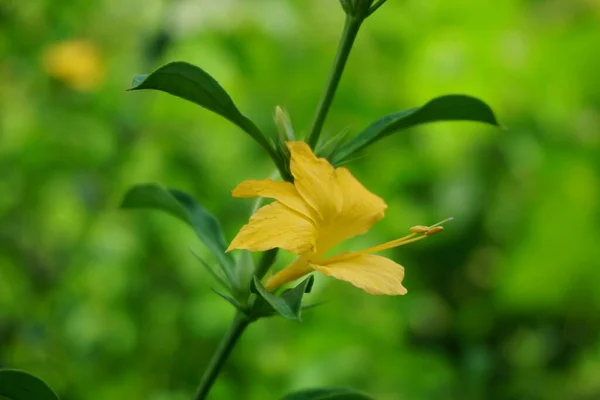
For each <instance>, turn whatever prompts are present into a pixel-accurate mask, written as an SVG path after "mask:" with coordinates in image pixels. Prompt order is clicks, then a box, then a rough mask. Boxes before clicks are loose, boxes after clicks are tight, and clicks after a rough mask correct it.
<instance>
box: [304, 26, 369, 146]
mask: <svg viewBox="0 0 600 400" xmlns="http://www.w3.org/2000/svg"><path fill="white" fill-rule="evenodd" d="M362 21H363V20H362V19H360V18H354V17H352V16H350V15H346V22H345V23H344V32H343V33H342V37H341V39H340V43H339V45H338V49H337V54H336V55H335V59H334V61H333V67H332V69H331V73H330V74H329V80H328V81H327V88H326V89H325V93H324V94H323V97H322V98H321V102H320V103H319V107H318V108H317V115H316V117H315V121H314V123H313V126H312V130H311V131H310V133H309V135H308V137H307V138H306V142H307V143H308V145H309V146H310V147H311V148H313V149H314V148H315V146H316V145H317V141H318V140H319V135H320V134H321V129H322V128H323V124H324V123H325V118H327V113H328V112H329V108H330V107H331V103H332V102H333V97H334V96H335V91H336V90H337V87H338V84H339V83H340V78H341V77H342V73H343V72H344V67H345V66H346V61H348V56H349V55H350V50H351V49H352V45H353V44H354V39H356V35H357V34H358V29H359V28H360V25H361V23H362Z"/></svg>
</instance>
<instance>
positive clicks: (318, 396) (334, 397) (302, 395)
mask: <svg viewBox="0 0 600 400" xmlns="http://www.w3.org/2000/svg"><path fill="white" fill-rule="evenodd" d="M281 400H374V399H373V398H372V397H370V396H367V395H366V394H363V393H360V392H357V391H356V390H353V389H346V388H318V389H305V390H301V391H299V392H294V393H290V394H288V395H287V396H285V397H283V398H282V399H281Z"/></svg>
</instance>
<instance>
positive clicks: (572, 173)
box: [0, 0, 600, 400]
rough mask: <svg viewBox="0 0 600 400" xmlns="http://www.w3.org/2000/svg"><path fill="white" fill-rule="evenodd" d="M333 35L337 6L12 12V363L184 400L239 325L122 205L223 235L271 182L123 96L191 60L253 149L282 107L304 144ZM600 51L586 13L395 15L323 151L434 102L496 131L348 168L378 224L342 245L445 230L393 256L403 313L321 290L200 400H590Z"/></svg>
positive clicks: (184, 106)
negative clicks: (207, 399)
mask: <svg viewBox="0 0 600 400" xmlns="http://www.w3.org/2000/svg"><path fill="white" fill-rule="evenodd" d="M342 24H343V12H342V11H341V8H340V6H339V4H338V2H337V1H335V0H227V1H225V0H222V1H219V2H215V1H211V0H179V1H170V2H169V1H159V0H147V1H141V0H127V1H114V0H98V1H87V0H72V1H68V2H67V1H59V0H36V1H17V0H2V1H0V367H10V368H19V369H24V370H27V371H29V372H31V373H33V374H35V375H38V376H40V377H41V378H43V379H44V380H46V381H47V382H48V383H49V384H50V385H51V386H52V387H53V388H55V390H56V391H57V392H58V393H59V394H60V395H61V396H62V398H63V399H64V400H70V399H86V400H103V399H129V400H136V399H140V400H141V399H145V400H179V399H189V398H190V397H191V394H192V392H193V390H194V389H195V387H196V385H197V383H198V382H199V377H200V375H201V373H202V371H203V369H204V367H205V366H206V364H207V362H208V360H209V358H210V356H211V354H212V351H213V350H214V349H215V347H216V345H217V343H218V341H219V340H220V338H221V335H222V334H223V333H224V331H225V330H226V329H227V326H228V324H229V322H230V319H231V317H232V315H233V310H232V308H231V307H230V306H229V304H227V303H226V302H224V301H223V300H222V299H220V298H219V297H218V296H216V295H214V294H213V293H212V292H211V291H210V288H211V287H213V286H214V284H213V282H212V281H211V279H210V277H209V276H208V275H207V273H206V272H205V271H204V270H203V269H202V267H201V266H200V265H199V264H198V263H197V261H196V260H195V259H194V256H193V255H192V253H191V252H190V249H193V250H194V251H196V252H199V253H200V254H202V255H204V256H205V257H206V258H207V259H209V260H212V259H211V258H210V256H209V255H208V253H207V252H206V250H205V248H204V247H203V245H202V244H201V243H200V242H199V241H198V240H197V238H196V237H195V236H194V234H193V232H191V230H189V229H188V228H186V227H185V226H184V225H183V224H181V223H179V222H178V221H176V220H174V219H172V218H169V217H168V216H164V215H160V214H158V213H152V212H125V211H122V210H119V209H118V206H119V202H120V199H121V198H122V196H123V194H124V193H125V191H126V190H127V188H128V187H129V186H131V185H133V184H136V183H142V182H160V183H162V184H165V185H167V186H170V187H175V188H178V189H181V190H185V191H188V192H190V193H192V194H193V195H194V196H195V197H196V198H197V199H198V200H199V201H201V202H202V203H203V204H204V205H205V206H206V207H207V208H208V209H210V210H211V211H212V212H214V213H215V214H216V215H218V216H219V217H220V218H221V220H222V223H223V226H224V228H225V230H226V232H227V235H228V238H229V239H231V238H232V237H233V235H234V234H235V233H236V232H237V230H238V229H239V228H240V226H241V225H242V224H243V223H245V222H246V220H247V216H248V212H249V210H250V207H251V201H250V200H236V199H233V198H231V197H230V194H229V193H230V190H231V189H232V188H233V187H234V186H235V185H236V184H237V183H239V182H240V181H242V180H244V179H251V178H253V179H261V178H264V177H266V176H268V175H269V174H271V173H272V170H273V167H272V165H271V164H270V162H269V159H268V157H267V156H266V155H265V154H264V153H263V152H262V150H261V149H260V148H259V146H258V145H256V144H255V143H254V142H253V141H252V140H251V139H250V138H249V137H248V136H247V135H245V134H244V133H242V132H241V131H239V130H238V129H237V128H236V127H235V126H233V125H231V124H230V123H228V122H227V121H225V120H223V119H221V118H220V117H217V116H215V115H213V114H211V113H209V112H208V111H206V110H203V109H200V108H198V107H197V106H195V105H193V104H191V103H187V102H185V101H183V100H180V99H177V98H173V97H170V96H168V95H166V94H163V93H153V92H148V91H146V92H135V93H127V92H125V91H124V89H126V88H127V87H128V86H129V84H130V82H131V79H132V77H133V76H134V75H136V74H139V73H145V72H149V71H151V70H153V69H155V68H157V67H158V66H160V65H162V64H164V63H166V62H168V61H172V60H185V61H189V62H191V63H194V64H197V65H199V66H201V67H202V68H204V69H205V70H207V71H208V72H210V73H211V74H212V75H213V76H214V77H215V78H216V79H217V80H218V81H219V82H220V83H221V84H222V85H223V86H224V87H225V88H226V89H227V90H228V91H229V93H230V94H231V96H232V97H233V99H234V100H235V102H236V103H237V105H238V106H239V107H240V109H241V110H242V111H243V112H244V113H245V114H246V115H248V116H249V117H250V118H251V119H253V120H254V121H255V122H256V123H257V124H258V125H259V126H260V127H262V128H263V129H264V130H266V131H268V132H274V131H275V129H274V125H273V122H272V116H273V111H274V107H275V106H276V105H281V106H282V107H284V108H285V109H287V110H288V112H289V113H290V114H291V118H292V121H293V124H294V126H295V128H296V130H297V132H298V133H299V134H304V133H306V131H307V130H308V127H309V126H310V122H311V120H312V118H313V113H314V110H315V107H316V104H317V102H318V99H319V97H320V96H321V92H322V90H323V87H324V83H325V80H326V77H327V74H328V71H329V67H330V64H331V61H332V59H333V54H334V51H335V47H336V45H337V40H338V37H339V34H340V32H341V28H342ZM599 44H600V1H598V0H545V1H540V0H503V1H498V2H491V3H488V2H484V1H480V0H453V1H444V0H389V1H388V2H387V3H386V4H385V5H384V6H383V7H382V8H381V9H380V10H379V11H378V12H377V13H375V14H374V15H373V16H372V17H371V18H370V19H369V20H368V21H367V22H366V23H365V25H364V26H363V28H362V30H361V32H360V34H359V37H358V40H357V43H356V45H355V48H354V50H353V52H352V54H351V56H350V61H349V64H348V66H347V69H346V72H345V75H344V77H343V79H342V82H341V87H340V89H339V92H338V95H337V97H336V100H335V102H334V105H333V110H332V112H331V114H330V116H329V118H328V120H327V123H326V128H325V131H326V132H325V133H327V134H335V133H337V132H339V131H340V130H344V129H348V130H349V132H350V133H349V135H352V134H353V133H356V132H358V131H359V130H360V129H361V128H363V127H364V126H366V125H367V124H368V123H369V122H371V121H372V120H374V119H376V118H378V117H380V116H382V115H385V114H388V113H391V112H394V111H397V110H400V109H405V108H408V107H413V106H417V105H421V104H423V103H425V102H426V101H427V100H429V99H430V98H433V97H435V96H438V95H441V94H446V93H467V94H471V95H474V96H477V97H480V98H482V99H484V100H486V101H487V102H488V103H489V104H490V105H491V106H492V107H493V108H494V110H495V111H496V113H497V115H498V117H499V119H500V121H501V122H502V123H503V125H505V126H506V127H507V128H508V129H507V130H498V129H494V128H492V127H488V126H485V125H478V124H472V123H440V124H434V125H427V126H424V127H421V128H419V129H413V130H411V131H409V132H404V133H400V134H397V135H394V136H391V137H389V138H387V139H384V140H382V141H381V142H378V143H377V144H376V145H374V146H372V147H370V148H369V149H368V151H367V153H366V154H367V156H366V157H364V158H361V159H359V160H357V161H355V162H353V163H351V164H350V165H349V167H350V169H351V170H352V171H353V173H354V174H355V175H356V176H357V177H358V178H359V179H360V180H361V181H362V182H363V183H364V184H365V186H367V187H368V188H369V189H370V190H372V191H373V192H375V193H377V194H379V195H380V196H382V197H383V198H384V199H386V201H387V203H388V205H389V208H388V211H387V216H386V218H385V219H384V220H382V221H381V222H379V223H378V224H377V225H375V227H374V228H373V230H372V231H371V232H370V233H369V234H367V235H364V236H361V237H359V238H356V239H354V240H352V241H351V242H350V243H347V247H348V248H354V249H358V248H363V247H366V246H370V245H375V244H378V243H381V242H384V241H387V240H391V239H394V238H397V237H400V236H403V235H404V234H405V233H406V232H407V229H408V228H409V227H410V226H412V225H417V224H432V223H434V222H437V221H439V220H441V219H443V218H446V217H448V216H454V217H455V220H454V221H453V222H451V223H449V224H447V226H446V227H447V229H446V231H445V232H444V233H443V234H440V235H436V236H435V237H433V238H431V239H430V240H427V241H423V242H419V243H417V244H414V245H411V246H408V247H403V248H400V249H396V250H391V251H388V252H386V254H385V255H387V256H390V257H392V258H393V259H395V260H396V261H398V262H399V263H401V264H402V265H404V266H405V268H406V278H405V281H404V283H405V286H406V287H407V288H408V291H409V292H408V294H407V295H406V296H404V297H379V296H370V295H368V294H365V293H363V292H362V291H360V290H358V289H355V288H354V287H352V286H351V285H349V284H346V283H344V282H339V281H335V280H333V279H328V278H324V277H322V276H319V277H317V278H318V279H317V282H316V285H315V286H316V289H315V291H314V293H313V294H311V295H310V298H309V301H323V300H327V301H328V302H327V303H326V304H325V305H323V306H322V307H320V308H317V309H315V310H314V311H312V312H310V313H306V315H305V318H304V322H303V323H300V324H298V323H294V322H290V321H286V320H283V319H281V318H272V319H269V320H261V321H259V322H258V323H256V324H254V325H252V326H251V327H250V329H249V330H248V331H247V332H246V334H245V336H244V337H243V338H242V340H241V342H240V343H239V345H238V347H237V349H236V351H235V352H234V354H233V356H232V357H231V359H230V361H229V363H228V364H227V367H226V370H225V371H224V373H223V374H222V375H221V377H220V378H219V380H218V382H217V384H216V385H215V387H214V388H213V392H212V396H211V398H213V399H275V398H278V397H280V396H281V395H283V394H284V393H286V392H288V391H290V390H294V389H299V388H304V387H311V386H325V385H330V386H352V387H355V388H357V389H361V390H364V391H365V392H368V393H370V394H372V395H373V396H374V397H376V398H378V399H382V400H395V399H582V400H583V399H590V400H591V399H598V398H600V290H599V289H598V288H599V286H600V231H599V223H600V206H599V204H600V201H599V200H600V185H599V180H600V151H599V149H600V79H598V76H599V75H598V74H599V71H600V51H599ZM283 264H284V260H280V262H279V263H278V265H280V266H282V265H283Z"/></svg>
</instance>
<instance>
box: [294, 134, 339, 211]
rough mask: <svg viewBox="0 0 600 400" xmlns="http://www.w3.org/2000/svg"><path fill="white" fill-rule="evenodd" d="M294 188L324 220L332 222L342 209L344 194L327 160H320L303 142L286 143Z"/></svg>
mask: <svg viewBox="0 0 600 400" xmlns="http://www.w3.org/2000/svg"><path fill="white" fill-rule="evenodd" d="M286 145H287V147H288V149H289V150H290V153H291V158H290V170H291V171H292V175H293V176H294V186H295V187H296V189H297V190H298V193H300V195H301V196H302V198H304V200H305V201H306V203H308V204H309V205H310V206H311V207H312V208H313V209H314V210H315V211H316V212H317V213H318V214H319V216H320V217H321V219H323V220H328V219H333V218H335V216H336V215H337V214H338V213H339V212H340V210H341V208H342V192H341V190H340V188H339V186H338V182H337V179H336V176H335V170H334V168H333V167H332V166H331V164H329V162H328V161H327V160H325V159H324V158H317V157H316V156H315V155H314V154H313V152H312V150H311V149H310V147H309V146H308V145H307V144H306V143H304V142H287V143H286Z"/></svg>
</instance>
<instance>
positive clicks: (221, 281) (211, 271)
mask: <svg viewBox="0 0 600 400" xmlns="http://www.w3.org/2000/svg"><path fill="white" fill-rule="evenodd" d="M191 252H192V254H193V255H194V257H196V259H197V260H198V262H199V263H200V264H201V265H202V266H203V267H204V269H206V270H207V271H208V273H209V274H211V275H212V277H213V278H215V280H216V281H217V282H218V283H219V284H221V286H223V287H224V288H226V289H227V290H228V291H229V293H231V286H230V285H229V282H227V280H226V279H225V278H223V277H222V276H221V274H219V273H218V272H217V271H215V270H214V268H213V267H211V266H210V265H208V263H207V262H206V261H204V260H203V259H202V257H200V256H199V255H198V254H197V253H196V252H195V251H193V250H191Z"/></svg>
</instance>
